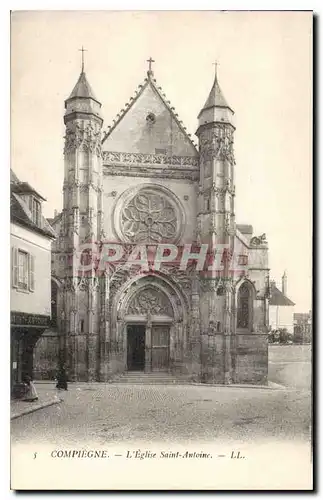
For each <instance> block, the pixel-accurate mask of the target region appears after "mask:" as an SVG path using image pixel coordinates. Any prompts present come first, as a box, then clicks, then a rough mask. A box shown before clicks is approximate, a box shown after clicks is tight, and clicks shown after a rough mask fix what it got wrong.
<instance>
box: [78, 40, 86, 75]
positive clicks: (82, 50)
mask: <svg viewBox="0 0 323 500" xmlns="http://www.w3.org/2000/svg"><path fill="white" fill-rule="evenodd" d="M79 52H82V73H84V52H87V49H85V48H84V47H83V45H82V48H81V49H79Z"/></svg>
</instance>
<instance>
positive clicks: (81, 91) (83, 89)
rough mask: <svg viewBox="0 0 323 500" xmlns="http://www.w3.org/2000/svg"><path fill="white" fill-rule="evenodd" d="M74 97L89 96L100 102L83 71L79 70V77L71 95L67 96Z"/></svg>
mask: <svg viewBox="0 0 323 500" xmlns="http://www.w3.org/2000/svg"><path fill="white" fill-rule="evenodd" d="M74 97H83V98H90V99H94V101H97V102H100V101H98V99H97V98H96V97H95V95H94V92H93V90H92V87H91V85H90V84H89V82H88V80H87V78H86V74H85V73H84V71H82V72H81V74H80V76H79V79H78V80H77V82H76V85H75V87H74V89H73V90H72V93H71V95H70V96H69V99H73V98H74Z"/></svg>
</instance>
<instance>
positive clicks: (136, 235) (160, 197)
mask: <svg viewBox="0 0 323 500" xmlns="http://www.w3.org/2000/svg"><path fill="white" fill-rule="evenodd" d="M120 225H121V230H122V233H123V235H124V237H125V239H126V240H128V241H134V242H137V243H138V242H143V243H156V242H157V243H159V242H172V241H174V240H176V238H177V235H178V232H179V221H178V219H177V213H176V209H175V207H174V203H173V202H172V201H171V200H170V199H169V198H168V197H167V196H166V195H165V194H164V193H162V192H159V191H158V190H156V189H155V190H154V189H151V188H149V189H142V190H140V191H139V192H138V193H137V194H136V195H135V196H134V197H133V198H131V199H130V200H129V201H128V202H126V203H125V206H124V207H123V209H122V212H121V224H120Z"/></svg>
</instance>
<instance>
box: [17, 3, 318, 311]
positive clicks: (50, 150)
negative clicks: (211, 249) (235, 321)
mask: <svg viewBox="0 0 323 500" xmlns="http://www.w3.org/2000/svg"><path fill="white" fill-rule="evenodd" d="M11 23H12V24H11V167H12V168H13V170H14V171H15V173H16V174H17V175H18V177H19V178H20V179H21V180H24V181H28V182H29V183H30V184H31V185H32V186H33V187H34V188H35V189H36V190H37V191H39V192H40V193H41V194H42V195H43V196H44V197H45V198H46V199H47V202H46V203H44V208H43V210H44V215H45V216H46V217H52V216H53V213H54V210H55V209H57V210H61V209H62V201H63V196H62V186H63V166H64V161H63V143H64V139H63V138H64V123H63V114H64V100H65V99H66V98H67V97H68V96H69V94H70V92H71V91H72V89H73V87H74V85H75V83H76V81H77V79H78V76H79V73H80V69H81V52H80V51H79V49H80V48H81V47H82V46H84V47H85V48H86V49H87V51H86V52H85V71H86V74H87V77H88V80H89V82H90V84H91V86H92V88H93V89H94V92H95V94H96V96H97V98H98V99H99V100H100V101H101V102H102V111H103V117H104V126H103V128H104V129H106V128H107V127H108V125H111V123H112V120H113V119H114V118H115V116H116V115H117V113H119V111H120V110H121V109H123V108H124V105H125V103H126V102H128V101H129V98H130V97H131V96H133V95H134V91H135V90H136V89H137V87H138V85H139V84H141V83H142V82H143V80H144V78H145V76H146V71H147V68H148V63H147V62H146V60H147V59H148V58H149V57H150V56H152V57H153V59H154V60H155V61H156V62H155V63H154V67H153V69H154V74H155V78H156V80H157V83H158V85H159V86H161V87H162V89H163V91H164V92H165V94H166V96H167V99H168V100H170V101H171V105H172V106H174V107H175V108H176V112H177V113H178V115H179V117H180V119H181V120H182V121H183V122H184V125H185V126H186V127H187V129H188V132H189V133H191V134H192V136H193V137H194V139H195V142H197V138H196V137H195V136H194V134H195V132H196V129H197V115H198V113H199V111H200V109H201V108H202V106H203V104H204V102H205V100H206V98H207V96H208V94H209V91H210V88H211V86H212V83H213V75H214V66H213V65H212V64H213V63H214V61H217V62H218V78H219V82H220V86H221V88H222V91H223V94H224V96H225V98H226V100H227V102H228V103H229V105H230V107H231V108H232V109H233V110H234V111H235V124H236V132H235V157H236V168H235V180H236V200H235V212H236V222H237V223H239V224H251V225H252V226H253V228H254V234H255V235H259V234H262V233H266V236H267V240H268V243H269V265H270V268H271V271H270V274H271V278H272V279H275V280H276V282H277V284H278V285H279V286H280V285H281V276H282V274H283V272H284V271H285V270H286V272H287V276H288V296H289V298H290V299H291V300H293V301H294V302H295V303H296V306H295V311H297V312H307V311H308V310H309V309H311V307H312V306H311V300H312V297H311V288H312V16H311V13H310V12H287V11H285V12H234V11H230V12H227V11H223V12H210V11H204V12H203V11H195V12H194V11H190V12H185V11H177V12H176V11H172V12H170V11H159V12H158V11H150V12H147V11H138V12H127V11H124V12H117V11H115V12H113V11H99V12H98V11H93V12H87V11H29V12H28V11H25V12H13V14H12V19H11Z"/></svg>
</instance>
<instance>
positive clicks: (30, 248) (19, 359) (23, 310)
mask: <svg viewBox="0 0 323 500" xmlns="http://www.w3.org/2000/svg"><path fill="white" fill-rule="evenodd" d="M10 188H11V192H10V205H11V207H10V208H11V211H10V244H11V288H10V308H11V381H12V384H14V383H16V382H21V380H22V378H23V376H24V375H25V374H28V375H30V376H33V351H34V346H35V344H36V342H37V341H38V339H39V338H40V336H41V335H42V333H43V332H44V330H45V329H46V328H47V327H48V326H49V322H50V315H51V288H50V276H51V242H52V241H53V239H54V238H55V233H54V231H53V229H52V228H51V227H50V225H49V224H48V222H47V220H46V219H45V218H44V217H43V215H42V203H43V202H44V201H45V199H44V198H43V196H41V195H40V194H39V193H38V192H37V191H36V190H35V189H33V188H32V186H30V185H29V184H28V182H20V180H19V179H18V177H17V176H16V175H15V174H14V172H13V171H11V177H10Z"/></svg>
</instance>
